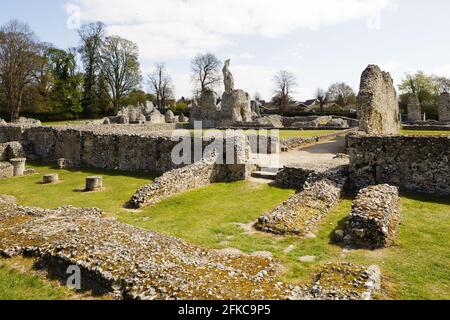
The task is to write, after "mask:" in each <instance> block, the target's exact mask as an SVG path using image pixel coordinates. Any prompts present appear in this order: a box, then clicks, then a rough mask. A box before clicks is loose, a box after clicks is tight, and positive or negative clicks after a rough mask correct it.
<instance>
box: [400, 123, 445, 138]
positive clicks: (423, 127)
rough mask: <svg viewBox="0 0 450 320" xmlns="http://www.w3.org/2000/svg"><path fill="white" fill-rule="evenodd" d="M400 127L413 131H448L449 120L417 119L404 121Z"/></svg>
mask: <svg viewBox="0 0 450 320" xmlns="http://www.w3.org/2000/svg"><path fill="white" fill-rule="evenodd" d="M402 127H403V129H404V130H415V131H450V122H439V121H419V122H414V123H404V124H403V125H402ZM449 135H450V132H449Z"/></svg>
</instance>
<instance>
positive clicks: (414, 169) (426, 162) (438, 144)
mask: <svg viewBox="0 0 450 320" xmlns="http://www.w3.org/2000/svg"><path fill="white" fill-rule="evenodd" d="M347 146H348V148H347V149H348V154H349V156H350V178H351V180H352V182H353V184H354V185H355V186H356V187H357V188H359V189H362V188H365V187H367V186H370V185H376V184H390V185H393V186H397V187H400V189H401V190H405V191H413V192H419V193H425V194H435V195H442V196H448V195H450V136H440V137H437V136H436V137H431V136H366V135H350V136H349V137H348V138H347Z"/></svg>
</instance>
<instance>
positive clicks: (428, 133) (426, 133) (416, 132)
mask: <svg viewBox="0 0 450 320" xmlns="http://www.w3.org/2000/svg"><path fill="white" fill-rule="evenodd" d="M402 134H405V135H408V136H450V131H420V130H402Z"/></svg>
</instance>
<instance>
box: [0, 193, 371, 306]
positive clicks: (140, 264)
mask: <svg viewBox="0 0 450 320" xmlns="http://www.w3.org/2000/svg"><path fill="white" fill-rule="evenodd" d="M0 239H2V241H1V242H0V255H2V256H4V257H14V256H19V255H26V256H27V257H32V258H34V259H35V260H36V265H39V266H40V267H41V268H43V269H44V270H67V267H68V266H73V265H75V266H78V267H80V269H81V272H82V274H83V275H84V277H85V278H84V279H86V278H87V279H89V280H90V281H83V283H82V284H83V286H84V287H83V288H82V289H83V290H89V289H92V288H94V287H95V288H97V289H98V288H100V289H101V290H102V291H104V292H107V293H110V294H111V295H112V296H113V297H114V298H116V299H128V300H129V299H133V300H176V299H181V300H209V299H212V300H216V299H217V300H218V299H223V300H234V299H236V300H239V299H244V300H314V299H320V300H324V299H330V300H334V299H348V300H362V299H368V298H370V297H371V295H368V293H369V294H371V293H373V292H375V291H376V290H377V289H376V287H377V286H376V285H371V286H370V289H368V285H366V284H365V283H364V282H361V283H360V284H358V285H356V284H352V286H348V280H347V277H346V276H343V273H341V270H345V274H348V273H351V274H352V275H353V276H354V277H355V278H360V277H361V279H371V278H372V277H373V275H372V273H370V268H369V269H367V268H365V267H360V266H353V265H346V266H344V265H338V266H335V268H331V267H330V266H328V265H327V266H325V267H324V268H323V270H322V271H321V272H320V273H319V274H318V275H317V277H316V279H315V280H314V285H313V286H302V287H300V286H294V285H290V284H286V283H284V282H282V281H280V280H279V275H280V267H279V265H278V263H277V261H274V260H273V259H272V258H266V257H261V256H259V255H256V254H255V255H245V254H242V253H225V252H221V251H215V250H209V249H205V248H200V247H196V246H194V245H190V244H188V243H186V242H184V241H181V240H178V239H176V238H173V237H169V236H164V235H161V234H159V233H156V232H151V231H144V230H142V229H139V228H136V227H132V226H130V225H126V224H122V223H120V222H117V221H115V220H113V219H107V218H103V215H102V212H101V211H100V210H99V209H95V208H92V209H77V208H73V207H69V206H68V207H61V208H58V209H55V210H44V209H38V208H30V207H20V206H17V205H15V204H8V203H2V201H0ZM343 268H344V269H343ZM365 270H366V271H365ZM365 272H368V273H367V274H366V273H365ZM63 274H65V272H61V273H60V276H61V277H62V280H63V281H65V280H67V279H66V278H67V277H68V275H64V276H63ZM327 277H328V278H329V279H328V280H327V279H326V278H327ZM319 279H320V283H319V282H318V280H319ZM374 280H375V279H374ZM331 287H333V288H334V290H333V292H331V290H329V288H331Z"/></svg>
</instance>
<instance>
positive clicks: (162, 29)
mask: <svg viewBox="0 0 450 320" xmlns="http://www.w3.org/2000/svg"><path fill="white" fill-rule="evenodd" d="M393 1H394V0H370V1H369V0H315V1H309V0H279V1H273V0H227V1H223V0H164V1H161V0H127V1H123V0H70V1H68V3H67V5H79V6H80V9H81V19H82V20H83V22H88V21H97V20H101V21H103V22H105V23H106V24H107V25H108V31H109V32H110V33H111V34H117V35H120V36H123V37H126V38H129V39H131V40H133V41H135V42H137V43H138V44H139V46H140V48H141V54H142V56H143V57H144V58H148V59H162V58H164V59H167V58H175V57H184V56H186V55H192V54H193V53H196V52H200V51H205V50H211V51H214V50H217V49H219V48H224V47H229V46H234V45H236V43H235V42H234V41H233V36H238V35H257V36H264V37H278V36H282V35H286V34H289V33H292V32H294V31H295V30H298V29H310V30H315V29H318V28H320V27H323V26H329V25H335V24H339V23H344V22H348V21H353V20H361V19H365V20H366V21H367V23H368V27H371V28H374V27H375V28H378V27H379V25H378V21H379V17H380V14H381V12H382V11H383V10H385V9H386V8H388V7H390V6H391V5H392V3H393ZM374 21H375V23H374Z"/></svg>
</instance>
